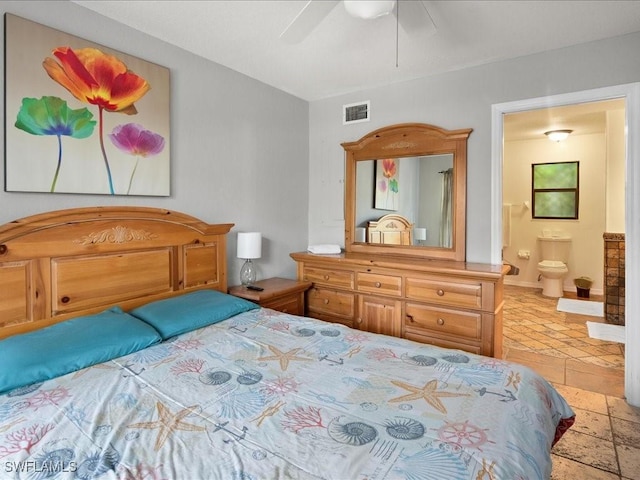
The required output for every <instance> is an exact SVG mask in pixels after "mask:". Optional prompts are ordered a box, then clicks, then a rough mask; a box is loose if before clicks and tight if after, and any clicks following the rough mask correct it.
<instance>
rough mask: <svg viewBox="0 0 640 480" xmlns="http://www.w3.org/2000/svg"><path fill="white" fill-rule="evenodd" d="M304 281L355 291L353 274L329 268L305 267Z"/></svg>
mask: <svg viewBox="0 0 640 480" xmlns="http://www.w3.org/2000/svg"><path fill="white" fill-rule="evenodd" d="M303 280H306V281H308V282H313V283H319V284H323V285H331V286H334V287H344V288H349V289H353V283H354V282H353V272H350V271H348V270H333V269H329V268H318V267H308V266H306V265H305V267H304V273H303Z"/></svg>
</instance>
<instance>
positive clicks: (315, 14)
mask: <svg viewBox="0 0 640 480" xmlns="http://www.w3.org/2000/svg"><path fill="white" fill-rule="evenodd" d="M339 3H342V4H343V5H344V8H345V10H346V11H347V12H348V13H349V15H351V16H353V17H357V18H363V19H367V20H369V19H375V18H379V17H382V16H385V15H389V14H393V15H395V16H396V19H397V22H398V24H399V25H400V26H401V27H402V28H403V29H404V30H405V31H406V32H407V33H408V34H410V35H411V34H414V33H418V32H421V31H430V32H435V30H436V26H435V24H434V23H433V19H432V18H431V15H430V14H429V11H428V10H427V8H426V6H425V5H424V3H423V2H422V1H421V0H418V1H416V0H398V1H397V2H396V1H395V0H390V1H387V0H369V1H367V0H336V1H327V0H309V1H308V2H307V4H306V5H305V6H304V7H303V8H302V10H301V11H300V13H298V15H297V16H296V17H295V18H294V19H293V21H292V22H291V23H290V24H289V26H288V27H287V28H285V29H284V31H283V32H282V33H281V34H280V38H281V39H283V40H284V41H286V42H287V43H300V42H301V41H302V40H304V39H305V38H306V37H307V35H309V33H311V31H312V30H313V29H314V28H316V27H317V26H318V25H319V24H320V23H321V22H322V21H323V20H324V18H325V17H326V16H327V15H329V12H331V11H332V10H333V9H334V8H335V7H336V6H337V5H338V4H339Z"/></svg>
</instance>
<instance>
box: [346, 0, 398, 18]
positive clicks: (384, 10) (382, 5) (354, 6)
mask: <svg viewBox="0 0 640 480" xmlns="http://www.w3.org/2000/svg"><path fill="white" fill-rule="evenodd" d="M343 3H344V8H345V9H346V10H347V12H348V13H349V15H351V16H353V17H357V18H364V19H365V20H372V19H374V18H378V17H382V16H384V15H389V14H390V13H391V12H393V8H394V7H395V6H396V2H395V0H391V1H386V0H384V1H383V0H374V1H365V0H344V2H343Z"/></svg>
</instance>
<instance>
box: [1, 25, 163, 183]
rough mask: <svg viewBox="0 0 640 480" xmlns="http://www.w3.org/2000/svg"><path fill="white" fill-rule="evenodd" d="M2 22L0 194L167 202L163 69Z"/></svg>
mask: <svg viewBox="0 0 640 480" xmlns="http://www.w3.org/2000/svg"><path fill="white" fill-rule="evenodd" d="M5 17H6V18H5V35H6V43H5V62H6V63H5V64H6V68H5V77H6V82H5V99H6V101H5V119H6V121H5V139H6V143H5V145H6V148H5V173H6V174H5V190H6V191H7V192H50V193H87V194H105V195H148V196H168V195H169V194H170V191H169V189H170V183H171V182H170V157H169V152H170V148H169V137H170V118H169V113H170V112H169V102H170V86H169V69H167V68H166V67H162V66H159V65H156V64H154V63H150V62H147V61H145V60H141V59H139V58H136V57H133V56H130V55H126V54H124V53H121V52H117V51H115V50H111V49H109V48H106V47H103V46H100V45H97V44H94V43H91V42H89V41H87V40H84V39H81V38H78V37H75V36H73V35H69V34H67V33H64V32H61V31H59V30H55V29H52V28H49V27H46V26H44V25H40V24H37V23H34V22H31V21H29V20H26V19H23V18H20V17H17V16H15V15H11V14H5Z"/></svg>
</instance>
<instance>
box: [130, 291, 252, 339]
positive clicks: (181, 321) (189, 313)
mask: <svg viewBox="0 0 640 480" xmlns="http://www.w3.org/2000/svg"><path fill="white" fill-rule="evenodd" d="M254 308H260V307H259V306H258V305H257V304H255V303H253V302H250V301H248V300H244V299H243V298H239V297H234V296H233V295H228V294H226V293H222V292H219V291H217V290H197V291H195V292H191V293H187V294H184V295H180V296H178V297H173V298H167V299H165V300H158V301H156V302H151V303H147V304H146V305H143V306H141V307H138V308H136V309H134V310H131V311H130V312H129V313H130V314H131V315H133V316H134V317H138V318H139V319H140V320H144V321H145V322H147V323H148V324H149V325H151V326H152V327H153V328H155V329H156V330H157V331H158V332H160V335H161V336H162V339H163V340H166V339H167V338H171V337H175V336H176V335H180V334H181V333H186V332H190V331H191V330H196V329H198V328H202V327H206V326H207V325H211V324H213V323H218V322H221V321H222V320H226V319H227V318H229V317H233V316H234V315H237V314H238V313H242V312H246V311H248V310H253V309H254Z"/></svg>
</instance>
